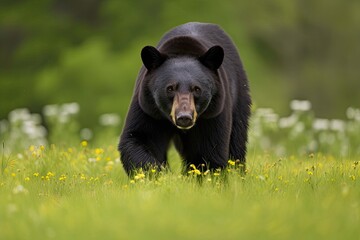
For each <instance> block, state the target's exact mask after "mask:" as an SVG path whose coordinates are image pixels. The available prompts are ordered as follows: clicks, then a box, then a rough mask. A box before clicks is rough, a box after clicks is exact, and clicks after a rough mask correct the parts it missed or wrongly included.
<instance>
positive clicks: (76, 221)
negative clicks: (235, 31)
mask: <svg viewBox="0 0 360 240" xmlns="http://www.w3.org/2000/svg"><path fill="white" fill-rule="evenodd" d="M78 112H79V107H78V105H76V104H67V105H62V106H60V105H59V106H55V105H52V106H47V107H45V108H44V112H43V115H44V116H45V123H46V126H47V128H45V127H44V125H45V124H44V123H43V122H42V120H41V118H40V117H39V115H38V114H33V113H29V112H28V111H27V110H26V109H17V110H14V111H13V112H12V113H10V114H9V118H8V119H4V120H2V121H1V122H0V140H1V142H2V146H1V155H0V160H1V163H0V172H1V173H0V239H219V238H222V239H360V237H359V236H360V229H359V226H360V182H359V181H360V170H359V169H360V164H359V162H360V157H359V156H360V136H358V133H359V132H360V131H359V130H360V110H359V109H354V108H349V109H347V110H346V119H345V120H339V119H318V118H316V117H315V114H314V113H313V112H312V110H311V104H310V103H309V102H306V101H302V102H301V101H293V102H292V103H291V114H290V115H289V116H287V117H279V116H278V115H277V114H276V113H274V111H273V110H271V109H255V110H254V113H253V117H252V125H251V132H250V143H249V151H248V156H247V163H248V164H247V170H246V174H245V175H242V174H240V172H239V170H238V169H237V166H236V164H235V162H234V161H229V162H228V168H227V169H226V170H224V171H214V172H210V171H207V170H206V169H196V168H195V167H193V168H192V169H191V170H190V171H189V172H187V173H185V174H182V173H181V161H180V158H179V156H178V155H177V153H176V152H175V150H174V149H172V148H171V149H170V151H169V154H168V155H169V161H170V170H166V171H162V172H156V171H155V170H152V171H149V172H142V171H139V172H138V173H137V174H136V175H135V176H134V177H133V178H130V179H129V178H128V177H127V176H126V174H125V172H124V171H123V169H122V165H121V162H120V158H119V153H118V152H117V146H116V145H117V138H118V134H119V125H120V124H121V119H120V118H119V117H117V116H116V115H114V114H106V115H104V116H101V117H100V119H99V120H100V121H99V128H98V129H97V130H91V129H86V128H84V129H82V128H81V127H80V126H79V124H78V123H77V121H76V118H77V114H78ZM79 133H80V134H79Z"/></svg>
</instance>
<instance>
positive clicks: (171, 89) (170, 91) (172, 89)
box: [166, 86, 174, 93]
mask: <svg viewBox="0 0 360 240" xmlns="http://www.w3.org/2000/svg"><path fill="white" fill-rule="evenodd" d="M166 91H167V92H168V93H172V92H173V91H174V87H173V86H167V87H166Z"/></svg>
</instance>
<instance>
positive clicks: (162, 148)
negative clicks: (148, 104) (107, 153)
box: [119, 108, 171, 176]
mask: <svg viewBox="0 0 360 240" xmlns="http://www.w3.org/2000/svg"><path fill="white" fill-rule="evenodd" d="M133 110H134V111H130V113H129V114H128V116H127V119H126V124H125V127H124V129H123V133H122V135H121V139H120V143H119V151H120V156H121V161H122V164H123V166H124V169H125V171H126V173H127V174H128V175H129V176H130V175H132V174H133V173H134V172H135V171H136V170H137V169H140V168H142V169H143V170H147V169H149V168H157V169H161V168H163V167H166V165H167V157H166V153H167V149H168V146H169V142H170V138H171V134H170V133H169V130H168V129H167V128H168V126H167V124H166V123H163V121H161V120H156V119H153V118H151V117H150V116H148V115H146V114H145V113H144V112H142V111H141V110H140V109H139V108H138V109H134V108H133ZM136 110H138V111H136Z"/></svg>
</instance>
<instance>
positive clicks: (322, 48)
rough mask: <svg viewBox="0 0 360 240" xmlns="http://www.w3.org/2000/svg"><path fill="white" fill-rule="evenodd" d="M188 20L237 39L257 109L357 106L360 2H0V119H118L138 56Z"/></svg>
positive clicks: (338, 112) (334, 111)
mask: <svg viewBox="0 0 360 240" xmlns="http://www.w3.org/2000/svg"><path fill="white" fill-rule="evenodd" d="M189 21H201V22H213V23H217V24H219V25H221V26H222V27H223V28H224V30H225V31H226V32H227V33H228V34H229V35H230V36H231V37H232V38H233V40H234V42H235V43H236V45H237V47H238V49H239V52H240V55H241V58H242V60H243V63H244V65H245V69H246V71H247V74H248V78H249V81H250V86H251V91H252V96H253V99H254V103H255V105H256V106H261V107H272V108H274V109H275V110H276V111H277V112H279V113H281V114H287V113H288V111H289V110H288V104H289V101H290V100H291V99H308V100H310V101H311V102H312V104H313V108H314V110H315V112H316V115H317V116H319V117H327V118H344V117H345V110H346V108H347V107H349V106H353V107H359V106H360V94H359V93H360V79H359V76H360V67H359V59H360V47H359V43H360V1H358V0H347V1H340V0H334V1H325V0H317V1H314V0H294V1H289V0H273V1H268V0H252V1H236V0H224V1H215V0H206V1H205V0H204V1H196V0H182V1H164V0H147V1H144V0H132V1H130V0H121V1H115V0H32V1H31V0H28V1H21V0H19V1H14V0H1V3H0V119H2V118H6V117H7V114H8V112H9V111H11V110H13V109H15V108H20V107H26V108H29V109H30V110H31V111H32V112H41V109H42V107H43V106H44V105H46V104H57V103H66V102H78V103H79V104H80V106H81V113H80V121H81V124H82V125H84V126H85V127H86V126H88V127H91V126H93V125H94V124H96V123H97V121H98V120H97V119H98V116H99V115H100V114H102V113H108V112H115V113H118V114H120V116H121V118H122V119H123V118H124V117H125V115H126V111H127V108H128V104H129V102H130V99H131V95H132V91H133V86H134V82H135V79H136V76H137V73H138V71H139V69H140V66H141V60H140V50H141V48H142V47H143V46H144V45H156V44H157V41H158V40H159V39H160V38H161V36H162V35H163V34H164V33H165V32H166V31H168V30H169V29H170V28H172V27H175V26H177V25H180V24H182V23H185V22H189Z"/></svg>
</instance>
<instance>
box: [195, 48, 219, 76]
mask: <svg viewBox="0 0 360 240" xmlns="http://www.w3.org/2000/svg"><path fill="white" fill-rule="evenodd" d="M199 60H200V62H201V63H202V64H204V65H205V66H206V67H208V68H210V69H212V70H217V69H218V68H219V67H220V66H221V64H222V62H223V60H224V49H223V48H222V47H220V46H213V47H211V48H210V49H209V50H208V51H207V52H206V53H205V54H204V55H202V56H201V57H200V58H199Z"/></svg>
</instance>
